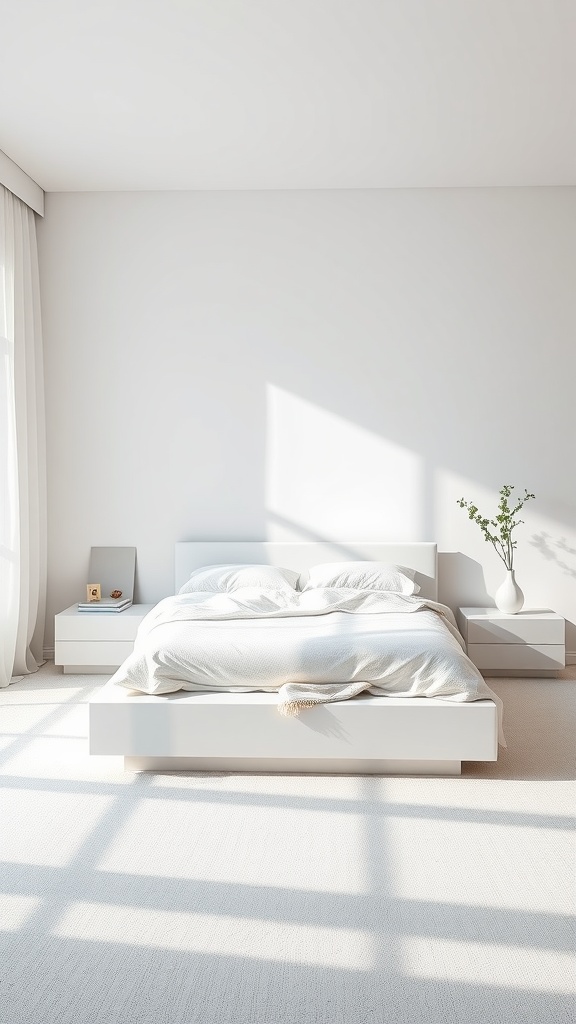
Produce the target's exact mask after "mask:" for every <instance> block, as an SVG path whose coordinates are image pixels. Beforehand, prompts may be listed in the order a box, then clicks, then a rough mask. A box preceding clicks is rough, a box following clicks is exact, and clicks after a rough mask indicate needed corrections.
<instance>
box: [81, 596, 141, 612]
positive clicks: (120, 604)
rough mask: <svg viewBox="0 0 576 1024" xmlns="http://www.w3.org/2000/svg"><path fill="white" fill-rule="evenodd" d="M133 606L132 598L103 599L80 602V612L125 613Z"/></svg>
mask: <svg viewBox="0 0 576 1024" xmlns="http://www.w3.org/2000/svg"><path fill="white" fill-rule="evenodd" d="M131 604H132V598H131V597H103V598H102V600H101V601H79V602H78V611H79V612H123V611H125V610H126V608H129V607H130V605H131Z"/></svg>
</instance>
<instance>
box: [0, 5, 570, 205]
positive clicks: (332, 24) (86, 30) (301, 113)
mask: <svg viewBox="0 0 576 1024" xmlns="http://www.w3.org/2000/svg"><path fill="white" fill-rule="evenodd" d="M1 12H2V13H1V32H0V149H3V150H4V151H5V152H6V153H7V154H8V156H10V157H11V158H12V160H14V161H16V163H18V164H20V166H21V167H22V168H23V169H24V170H25V171H27V173H28V174H30V175H31V176H32V177H33V178H35V180H36V181H37V182H38V183H39V184H40V185H42V187H43V188H44V189H46V190H49V191H54V190H56V191H61V190H91V189H96V190H102V189H104V190H108V189H234V188H238V189H247V188H249V189H260V188H264V189H268V188H367V187H402V186H412V187H415V186H423V187H427V186H467V185H567V184H568V185H574V184H576V57H575V55H576V0H50V2H47V0H3V2H2V5H1Z"/></svg>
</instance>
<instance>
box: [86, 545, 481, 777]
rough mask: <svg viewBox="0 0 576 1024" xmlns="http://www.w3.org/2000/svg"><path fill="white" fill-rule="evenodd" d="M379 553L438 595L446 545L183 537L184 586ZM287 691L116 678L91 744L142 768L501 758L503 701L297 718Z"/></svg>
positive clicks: (374, 701)
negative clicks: (217, 689)
mask: <svg viewBox="0 0 576 1024" xmlns="http://www.w3.org/2000/svg"><path fill="white" fill-rule="evenodd" d="M359 559H371V560H376V561H384V562H396V563H399V564H402V565H406V566H409V567H410V568H413V569H415V570H416V573H417V575H416V579H417V581H418V583H419V584H420V587H421V593H422V594H423V596H425V597H430V598H433V599H435V598H436V597H437V585H436V545H435V544H425V543H420V544H366V543H355V542H348V543H341V544H323V543H322V544H316V543H303V544H300V543H296V544H291V543H276V542H263V543H256V542H254V543H252V542H250V543H244V542H239V543H236V542H229V541H225V542H222V543H218V542H193V543H189V544H188V543H187V544H177V545H176V574H175V575H176V590H178V589H179V587H180V586H181V585H182V583H184V582H185V581H186V580H187V579H188V578H189V576H190V573H191V572H192V570H193V569H195V568H199V567H200V566H203V565H215V564H223V563H227V562H231V563H242V562H245V563H264V562H266V563H269V564H271V565H281V566H285V567H286V568H290V569H299V570H300V571H304V570H305V569H309V568H311V567H312V566H313V565H317V564H318V563H319V562H322V561H325V562H328V561H355V560H359ZM277 699H278V698H277V694H275V693H258V692H256V693H243V694H233V693H187V692H185V691H182V690H181V691H179V692H177V693H173V694H165V695H162V696H149V695H146V694H134V693H131V692H129V691H127V690H123V689H121V688H120V687H117V686H110V685H109V684H108V685H106V686H105V687H104V688H103V689H102V690H101V691H100V693H99V694H98V695H97V696H96V697H94V698H93V699H92V701H91V702H90V705H89V712H90V716H89V718H90V752H91V753H93V754H122V755H123V756H124V759H125V760H124V764H125V767H126V769H127V770H130V771H225V772H230V771H235V772H238V771H240V772H242V771H245V772H313V773H322V774H366V775H372V774H376V775H397V774H400V775H459V774H460V770H461V762H462V761H495V760H496V758H497V755H498V716H497V709H496V705H495V704H494V702H493V701H491V700H483V701H475V702H472V703H463V704H459V703H452V702H449V701H444V700H440V699H432V698H424V697H413V698H400V697H375V696H371V695H366V694H362V695H360V696H358V697H355V698H353V699H351V700H347V701H338V702H334V703H331V704H322V705H319V706H318V707H315V708H309V709H306V710H305V711H303V712H302V713H301V714H300V715H299V716H297V717H289V718H286V717H284V716H282V715H280V714H279V713H278V710H277Z"/></svg>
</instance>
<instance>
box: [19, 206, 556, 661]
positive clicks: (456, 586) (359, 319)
mask: <svg viewBox="0 0 576 1024" xmlns="http://www.w3.org/2000/svg"><path fill="white" fill-rule="evenodd" d="M38 234H39V244H40V261H41V267H40V270H41V282H42V301H43V317H44V337H45V350H46V374H47V415H48V459H49V517H50V518H49V606H48V607H49V612H48V623H49V629H50V626H51V621H52V616H53V614H54V612H56V611H58V610H59V609H61V608H63V607H65V606H66V605H68V604H70V603H71V602H72V601H74V600H76V599H77V598H78V596H79V595H80V593H81V589H82V586H83V584H84V583H85V582H86V571H87V562H88V553H89V549H90V546H91V545H93V544H135V545H136V546H137V549H138V594H139V597H140V599H141V600H144V601H153V600H156V599H158V598H160V597H162V596H164V595H165V594H168V593H169V592H170V590H171V584H172V552H173V544H174V542H175V541H176V540H183V539H192V538H205V539H210V538H218V537H222V538H228V539H230V538H235V537H236V538H241V539H259V538H262V537H266V536H268V537H272V538H281V537H284V538H295V539H301V538H315V537H322V538H324V537H326V538H329V539H355V538H356V539H366V540H367V539H373V540H376V539H378V540H379V539H382V540H388V539H416V540H437V541H438V543H439V546H440V550H441V551H442V552H445V554H444V555H443V557H442V559H441V592H442V593H441V596H442V597H443V599H444V600H446V601H447V602H448V603H451V604H453V605H456V604H458V603H467V604H473V603H483V602H486V601H487V600H488V595H489V594H492V593H493V592H494V589H495V587H496V586H497V585H498V583H499V582H500V579H501V578H502V575H503V567H502V566H501V563H500V562H499V561H498V559H497V557H496V555H495V554H494V553H493V551H492V549H491V548H490V547H489V546H488V545H486V544H485V543H484V542H483V540H482V538H481V537H480V535H479V533H478V532H477V528H476V527H474V526H473V524H471V523H469V522H468V519H467V518H466V515H465V513H464V512H463V511H461V510H460V509H459V508H458V507H457V505H456V499H457V498H458V497H460V496H461V495H464V496H466V497H467V498H473V499H475V500H476V501H477V503H478V504H479V505H480V507H481V508H482V509H483V508H484V507H486V509H488V510H490V508H493V507H494V498H495V495H496V492H497V490H498V488H499V486H500V485H501V484H502V483H504V482H509V483H513V484H516V485H517V487H518V488H520V489H522V488H523V487H524V486H527V487H528V488H529V489H530V490H533V491H534V492H535V493H536V495H537V501H536V502H534V503H533V506H532V507H529V508H528V512H527V514H526V516H525V519H526V525H524V526H522V527H520V528H519V529H518V532H517V537H518V541H519V548H518V553H517V576H518V578H519V582H520V583H521V585H522V587H523V588H524V590H525V593H526V597H527V602H528V603H529V604H530V605H532V606H537V607H538V606H540V607H541V606H551V607H553V608H555V609H557V610H558V611H560V612H562V613H563V614H564V615H565V616H566V617H567V619H568V620H570V623H572V624H573V623H574V622H575V621H576V600H575V599H576V515H575V513H576V484H575V473H574V440H575V434H576V431H575V416H574V400H573V392H574V382H575V379H576V378H575V372H574V371H575V362H576V344H575V340H576V288H575V285H574V282H575V277H574V268H575V266H576V189H492V190H483V189H478V190H476V189H474V190H452V189H450V190H448V189H446V190H440V189H439V190H398V191H390V190H387V191H321V192H260V193H257V192H252V193H251V192H242V193H231V192H212V193H193V192H185V193H175V192H171V193H117V194H110V193H107V194H106V193H70V194H49V195H48V196H47V202H46V216H45V219H44V221H43V222H42V223H41V224H39V226H38ZM49 636H50V633H49V632H48V638H49ZM48 642H49V639H48ZM568 648H569V649H570V650H572V651H576V626H574V625H570V626H569V634H568Z"/></svg>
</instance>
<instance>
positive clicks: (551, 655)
mask: <svg viewBox="0 0 576 1024" xmlns="http://www.w3.org/2000/svg"><path fill="white" fill-rule="evenodd" d="M468 657H469V658H470V660H471V661H473V662H474V664H475V665H476V668H479V669H484V670H489V669H494V670H501V671H506V670H507V669H512V670H514V669H526V670H530V669H541V670H542V671H544V670H548V671H550V670H558V669H561V668H564V644H531V645H528V644H526V643H524V644H502V643H500V644H470V643H469V644H468Z"/></svg>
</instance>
